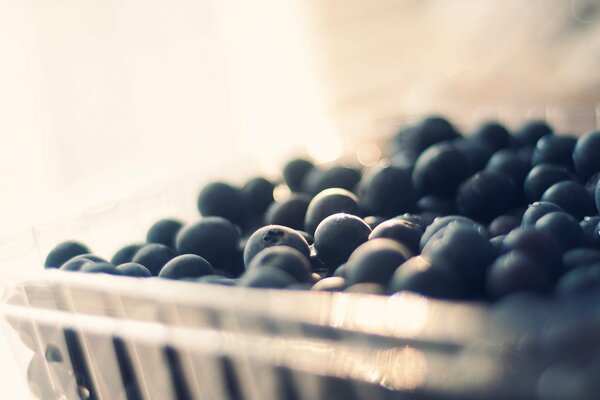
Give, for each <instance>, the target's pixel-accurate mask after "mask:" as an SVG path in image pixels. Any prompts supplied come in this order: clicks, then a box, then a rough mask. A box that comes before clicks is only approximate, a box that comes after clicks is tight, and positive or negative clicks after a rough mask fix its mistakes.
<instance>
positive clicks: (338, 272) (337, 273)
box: [332, 263, 346, 279]
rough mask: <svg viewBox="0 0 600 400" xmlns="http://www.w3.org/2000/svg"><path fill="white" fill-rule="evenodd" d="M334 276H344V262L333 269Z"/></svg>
mask: <svg viewBox="0 0 600 400" xmlns="http://www.w3.org/2000/svg"><path fill="white" fill-rule="evenodd" d="M332 276H335V277H339V278H344V279H345V278H346V264H345V263H344V264H342V265H340V266H339V267H337V268H336V269H335V271H333V275H332Z"/></svg>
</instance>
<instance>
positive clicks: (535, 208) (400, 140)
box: [45, 116, 600, 301]
mask: <svg viewBox="0 0 600 400" xmlns="http://www.w3.org/2000/svg"><path fill="white" fill-rule="evenodd" d="M384 154H385V156H386V157H385V158H384V159H382V160H380V161H379V162H378V163H377V164H376V165H374V166H371V167H369V168H366V169H364V170H363V169H362V168H357V167H355V166H353V167H349V166H345V165H327V166H322V165H314V164H313V163H312V162H311V161H309V160H307V159H294V160H291V161H289V162H288V163H287V164H286V165H285V167H284V168H283V174H282V177H283V179H282V181H281V182H276V181H270V180H268V179H265V178H263V177H256V178H253V179H250V180H249V181H247V182H246V183H245V184H244V185H243V186H241V187H236V186H234V185H231V184H229V183H226V182H213V183H210V184H208V185H206V186H205V187H204V188H203V189H202V190H201V192H200V195H199V197H198V210H199V211H200V214H201V215H202V217H201V218H200V219H199V220H198V221H196V222H194V223H191V224H188V225H184V224H183V223H182V222H181V221H178V220H174V219H163V220H160V221H158V222H156V223H155V224H154V225H153V226H152V227H151V228H150V230H149V231H148V233H147V237H146V242H145V243H139V244H129V245H127V246H125V247H123V248H122V249H121V250H119V251H118V252H117V253H116V254H114V256H113V257H112V258H111V260H110V262H108V261H106V260H104V259H102V258H100V257H98V256H96V255H93V254H90V250H89V249H88V248H87V247H86V246H85V245H83V244H80V243H78V242H76V241H68V242H65V243H62V244H59V245H58V246H56V247H55V248H54V249H53V250H52V251H51V252H50V253H49V254H48V256H47V259H46V261H45V266H46V268H59V269H61V270H65V271H79V272H88V273H108V274H113V275H127V276H135V277H159V278H168V279H179V280H186V281H197V282H204V283H210V284H218V285H231V286H236V285H237V286H244V287H254V288H276V289H290V290H314V291H345V292H356V293H370V294H393V293H396V292H399V291H411V292H416V293H419V294H422V295H425V296H429V297H433V298H441V299H458V300H475V299H477V300H484V301H493V300H495V299H498V298H502V297H504V296H507V295H509V294H513V293H521V292H529V293H535V294H539V295H542V296H558V297H562V296H573V295H577V294H582V293H585V292H591V291H594V290H600V215H598V209H599V208H600V182H599V181H600V132H592V133H588V134H585V135H583V136H581V137H579V138H575V137H572V136H566V135H559V134H556V133H555V132H553V130H552V128H551V127H550V126H548V125H547V124H546V123H545V122H543V121H531V122H529V123H527V124H525V125H524V126H522V127H521V128H520V129H519V130H516V131H514V132H509V131H508V130H507V129H506V128H505V127H504V126H502V125H501V124H499V123H496V122H489V123H485V124H483V125H481V126H480V127H479V128H478V129H477V130H476V131H475V132H472V134H470V135H465V136H463V135H461V134H460V133H459V132H458V131H457V129H456V128H455V127H454V126H453V125H452V124H451V123H450V122H448V121H447V120H446V119H444V118H442V117H437V116H436V117H429V118H426V119H424V120H423V121H421V122H420V123H418V124H416V125H414V126H411V127H409V128H407V129H403V130H402V131H401V132H400V133H399V134H397V135H396V136H395V137H394V138H392V139H391V140H390V141H389V142H388V143H386V144H385V153H384ZM277 185H286V186H287V187H288V188H289V195H288V196H287V197H286V198H284V199H278V200H277V201H275V200H274V196H273V193H274V189H275V188H276V186H277Z"/></svg>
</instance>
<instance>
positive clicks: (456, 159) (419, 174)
mask: <svg viewBox="0 0 600 400" xmlns="http://www.w3.org/2000/svg"><path fill="white" fill-rule="evenodd" d="M470 173H471V168H470V165H469V162H468V161H467V158H466V157H465V156H464V155H463V154H462V153H461V152H460V151H459V150H457V149H455V148H454V147H453V146H451V145H449V144H447V143H441V144H437V145H434V146H431V147H430V148H428V149H427V150H425V151H424V152H423V153H422V154H421V155H420V156H419V158H418V159H417V163H416V164H415V168H414V170H413V173H412V181H413V184H414V186H415V188H416V189H417V190H419V192H420V193H421V194H433V195H438V196H444V195H452V194H454V192H455V191H456V188H457V186H458V185H459V184H460V183H461V182H462V181H464V180H465V179H466V178H468V177H469V175H470Z"/></svg>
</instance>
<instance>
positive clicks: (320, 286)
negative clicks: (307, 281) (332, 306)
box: [311, 276, 347, 292]
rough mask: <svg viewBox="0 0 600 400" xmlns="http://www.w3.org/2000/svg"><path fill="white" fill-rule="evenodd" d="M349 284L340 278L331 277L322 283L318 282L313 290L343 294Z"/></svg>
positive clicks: (322, 280)
mask: <svg viewBox="0 0 600 400" xmlns="http://www.w3.org/2000/svg"><path fill="white" fill-rule="evenodd" d="M346 287H347V284H346V280H345V279H344V278H340V277H334V276H332V277H330V278H323V279H321V280H320V281H318V282H316V283H315V284H314V285H313V286H312V288H311V290H315V291H317V292H341V291H343V290H344V289H346Z"/></svg>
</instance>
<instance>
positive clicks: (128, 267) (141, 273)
mask: <svg viewBox="0 0 600 400" xmlns="http://www.w3.org/2000/svg"><path fill="white" fill-rule="evenodd" d="M115 269H116V270H117V271H119V272H120V273H121V275H125V276H135V277H139V278H149V277H151V276H152V273H151V272H150V270H148V268H146V267H144V266H143V265H142V264H137V263H133V262H127V263H124V264H121V265H117V266H116V267H115Z"/></svg>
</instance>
